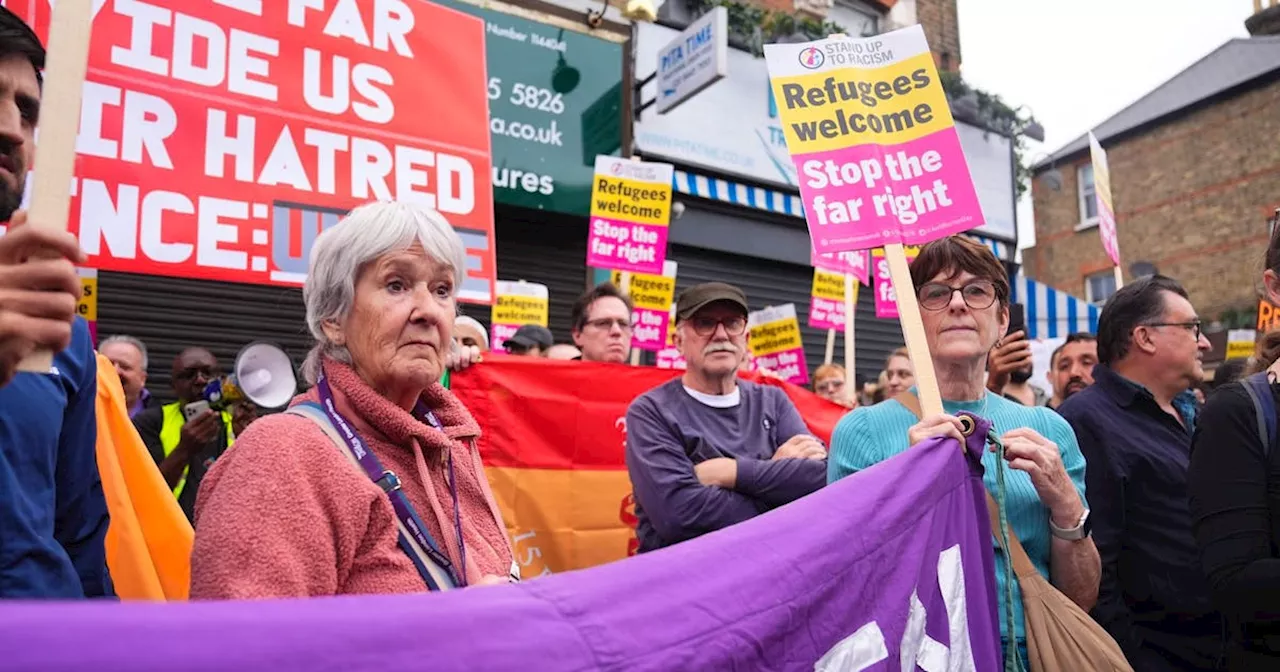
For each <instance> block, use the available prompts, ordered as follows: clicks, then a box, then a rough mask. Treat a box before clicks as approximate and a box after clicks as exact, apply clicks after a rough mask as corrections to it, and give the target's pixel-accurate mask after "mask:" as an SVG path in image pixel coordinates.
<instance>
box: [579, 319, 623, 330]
mask: <svg viewBox="0 0 1280 672" xmlns="http://www.w3.org/2000/svg"><path fill="white" fill-rule="evenodd" d="M587 326H588V327H591V328H593V329H599V330H600V331H609V330H610V329H613V328H614V327H617V328H619V329H621V330H622V331H631V328H632V324H631V320H629V319H624V318H621V317H602V318H599V319H596V320H587Z"/></svg>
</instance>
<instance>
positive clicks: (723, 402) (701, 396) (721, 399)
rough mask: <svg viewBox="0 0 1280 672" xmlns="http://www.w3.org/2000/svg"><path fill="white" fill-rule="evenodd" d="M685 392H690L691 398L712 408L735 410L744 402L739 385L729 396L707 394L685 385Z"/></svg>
mask: <svg viewBox="0 0 1280 672" xmlns="http://www.w3.org/2000/svg"><path fill="white" fill-rule="evenodd" d="M684 391H685V392H688V393H689V396H691V397H693V398H694V399H697V400H698V402H699V403H701V404H702V405H704V406H710V407H711V408H733V407H734V406H737V405H738V404H739V403H741V402H742V388H741V387H739V386H737V385H734V386H733V391H732V392H730V393H729V394H707V393H706V392H699V391H697V390H695V389H693V388H691V387H689V386H688V385H684Z"/></svg>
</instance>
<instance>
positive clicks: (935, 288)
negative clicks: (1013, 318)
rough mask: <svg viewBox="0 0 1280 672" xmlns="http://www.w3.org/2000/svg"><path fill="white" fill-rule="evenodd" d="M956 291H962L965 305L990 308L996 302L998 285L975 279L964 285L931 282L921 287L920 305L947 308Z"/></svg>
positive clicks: (979, 308)
mask: <svg viewBox="0 0 1280 672" xmlns="http://www.w3.org/2000/svg"><path fill="white" fill-rule="evenodd" d="M956 292H960V297H961V298H963V299H964V303H965V305H966V306H969V307H970V308H972V309H973V310H984V309H987V308H990V307H991V304H993V303H995V302H996V286H995V285H993V284H991V282H990V281H989V280H974V281H973V282H970V283H967V284H965V285H964V286H963V287H952V286H950V285H944V284H942V283H940V282H929V283H925V285H924V286H923V287H921V288H920V307H921V308H924V309H925V310H945V309H946V307H947V306H949V305H951V296H952V295H953V294H955V293H956Z"/></svg>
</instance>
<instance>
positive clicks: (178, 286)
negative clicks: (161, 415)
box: [98, 271, 312, 401]
mask: <svg viewBox="0 0 1280 672" xmlns="http://www.w3.org/2000/svg"><path fill="white" fill-rule="evenodd" d="M305 315H306V311H305V310H304V308H303V305H302V289H301V288H294V287H271V286H263V285H248V284H240V283H232V282H214V281H210V280H191V279H186V278H170V277H160V276H154V275H136V274H132V273H116V272H112V271H102V272H101V273H99V275H98V338H99V339H104V338H106V337H108V336H112V335H115V334H128V335H130V336H134V337H137V338H139V339H141V340H142V342H143V343H146V345H147V351H148V359H149V361H148V366H147V389H149V390H151V393H152V394H153V395H155V396H157V397H158V398H160V399H161V400H164V401H172V400H173V390H172V389H171V387H170V381H169V379H170V377H171V373H172V371H173V359H174V357H176V356H177V355H178V353H179V352H181V351H182V350H183V349H185V348H188V347H192V346H200V347H204V348H208V349H209V350H210V351H211V352H213V354H214V355H216V356H217V357H218V361H219V364H221V366H222V370H223V372H224V373H230V371H231V367H232V364H233V363H234V362H235V357H236V354H237V353H238V352H240V348H242V347H244V346H245V345H248V344H249V343H251V342H253V341H267V342H270V343H274V344H276V345H278V346H280V347H282V348H284V349H285V351H286V352H288V353H289V357H290V358H291V359H292V360H293V363H294V367H295V368H296V367H298V366H300V365H301V364H302V360H303V359H304V358H305V357H306V354H307V351H308V350H309V349H310V347H311V343H312V342H311V335H310V333H309V332H308V331H307V325H306V318H305Z"/></svg>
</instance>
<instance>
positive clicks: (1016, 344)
mask: <svg viewBox="0 0 1280 672" xmlns="http://www.w3.org/2000/svg"><path fill="white" fill-rule="evenodd" d="M988 369H989V371H988V373H987V389H989V390H991V391H992V392H995V393H996V394H1000V395H1003V396H1004V398H1006V399H1009V400H1011V401H1016V402H1018V403H1019V404H1022V405H1023V406H1044V405H1045V404H1047V403H1048V402H1049V395H1048V394H1046V393H1045V391H1044V390H1042V389H1040V388H1039V387H1036V386H1035V385H1032V384H1031V382H1030V381H1031V375H1032V374H1033V373H1034V372H1035V370H1034V369H1033V367H1032V364H1031V341H1028V340H1027V335H1026V332H1023V331H1015V332H1013V333H1012V334H1009V335H1008V336H1005V337H1004V338H1003V339H1001V340H1000V341H999V342H998V343H997V344H996V348H995V350H993V351H992V352H991V362H990V364H989V365H988Z"/></svg>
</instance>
